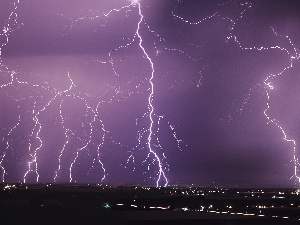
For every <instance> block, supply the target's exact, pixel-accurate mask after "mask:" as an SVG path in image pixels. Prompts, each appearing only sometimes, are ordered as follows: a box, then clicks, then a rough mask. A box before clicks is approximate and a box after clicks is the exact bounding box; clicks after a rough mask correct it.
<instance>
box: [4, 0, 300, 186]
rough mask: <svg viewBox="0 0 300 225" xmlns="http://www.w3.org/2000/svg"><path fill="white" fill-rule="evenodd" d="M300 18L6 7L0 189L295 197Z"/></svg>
mask: <svg viewBox="0 0 300 225" xmlns="http://www.w3.org/2000/svg"><path fill="white" fill-rule="evenodd" d="M139 10H140V11H139ZM299 12H300V4H299V2H298V1H296V0H289V1H283V0H264V1H259V0H256V1H251V2H247V1H243V0H241V1H221V0H220V1H199V0H182V1H176V0H164V1H161V0H140V1H139V2H136V3H134V2H131V1H128V0H113V1H111V0H105V1H98V0H97V1H96V0H85V1H83V0H80V1H79V0H78V1H77V0H76V1H73V0H72V1H71V0H60V1H58V0H55V1H53V0H43V1H39V0H26V1H25V0H23V1H22V0H20V2H18V1H13V0H9V1H3V2H1V3H0V27H1V29H0V47H1V53H0V54H1V55H0V56H1V64H0V105H1V107H0V124H1V130H0V138H1V143H0V178H1V180H2V181H5V182H23V181H24V180H25V182H37V181H38V182H53V181H56V182H70V181H71V182H79V183H87V182H93V183H95V182H96V183H100V182H108V183H117V184H121V183H140V184H151V185H156V184H158V185H166V184H167V183H168V184H176V183H180V184H185V183H188V184H191V183H193V184H198V185H210V186H211V185H221V186H235V185H237V186H240V187H244V186H264V187H273V186H294V185H295V184H296V186H299V181H298V178H297V177H298V176H299V177H300V171H298V169H300V166H299V165H298V164H297V161H298V157H299V155H300V153H299V150H300V149H298V146H297V145H298V143H300V132H299V125H300V116H299V115H300V114H299V109H300V103H299V95H300V91H299V84H300V78H299V76H298V75H299V71H300V68H299V66H300V65H299V57H300V55H299V52H298V48H299V47H300V39H299V35H300V28H299V23H300V14H299ZM141 19H142V20H141ZM152 67H153V68H152ZM152 69H153V70H154V72H153V70H152ZM152 75H153V79H151V80H150V78H151V76H152ZM151 82H152V83H153V85H152V84H151ZM152 87H153V93H152V91H151V90H152ZM151 93H152V95H151ZM149 98H150V101H149ZM151 120H152V122H151ZM150 130H151V133H150ZM285 135H286V137H285ZM149 138H150V139H151V140H150V142H149ZM284 138H285V139H286V140H284ZM288 140H291V141H288ZM149 147H150V148H149ZM164 176H165V177H164ZM291 177H292V178H291ZM290 178H291V179H290Z"/></svg>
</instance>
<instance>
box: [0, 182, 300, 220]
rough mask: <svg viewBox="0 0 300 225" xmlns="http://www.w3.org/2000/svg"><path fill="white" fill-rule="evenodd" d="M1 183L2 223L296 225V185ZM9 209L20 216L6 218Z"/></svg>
mask: <svg viewBox="0 0 300 225" xmlns="http://www.w3.org/2000/svg"><path fill="white" fill-rule="evenodd" d="M0 187H1V191H0V212H1V215H2V216H1V217H2V221H13V222H25V223H26V222H28V223H31V224H35V223H40V222H41V221H40V220H46V221H45V222H47V221H48V222H49V224H60V222H61V224H67V223H68V222H70V223H72V224H85V222H87V221H92V220H94V219H97V220H101V219H103V221H104V220H105V221H106V222H107V223H105V224H139V223H142V224H187V223H188V224H199V223H200V222H201V224H228V223H227V222H229V221H230V222H231V223H230V224H241V221H243V222H242V223H243V224H299V223H300V189H247V188H244V189H235V188H218V187H214V188H208V187H194V186H170V187H165V188H156V187H147V186H131V185H120V186H113V185H104V184H84V185H83V184H82V185H81V184H56V183H54V184H52V183H46V184H22V183H18V184H1V185H0ZM6 212H7V213H6ZM9 212H14V214H15V215H20V216H17V217H11V216H9V215H11V214H9ZM47 218H48V219H47ZM80 221H81V222H82V223H81V222H80ZM214 222H215V223H214ZM220 222H221V223H220ZM222 222H224V223H222ZM225 222H226V223H225ZM42 224H44V223H43V222H42ZM100 224H101V223H100Z"/></svg>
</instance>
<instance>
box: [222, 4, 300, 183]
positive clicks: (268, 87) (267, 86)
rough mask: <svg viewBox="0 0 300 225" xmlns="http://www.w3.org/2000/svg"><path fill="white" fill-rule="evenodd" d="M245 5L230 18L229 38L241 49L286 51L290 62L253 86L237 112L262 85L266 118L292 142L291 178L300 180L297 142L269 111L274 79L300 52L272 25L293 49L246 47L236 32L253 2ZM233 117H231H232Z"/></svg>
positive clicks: (287, 68) (291, 66)
mask: <svg viewBox="0 0 300 225" xmlns="http://www.w3.org/2000/svg"><path fill="white" fill-rule="evenodd" d="M242 5H243V6H246V8H245V9H244V10H243V11H242V13H241V14H240V17H239V18H238V19H236V20H232V19H229V18H226V19H229V20H230V21H231V22H232V26H231V28H230V34H229V35H228V37H227V40H228V41H230V40H233V41H234V42H235V43H236V44H237V45H238V47H239V48H240V49H242V50H245V51H269V50H278V51H281V52H284V53H285V54H286V55H287V56H288V58H289V64H288V66H286V67H284V68H283V69H282V70H281V71H280V72H279V73H277V74H270V75H267V76H266V78H265V79H264V80H263V82H262V83H258V84H256V85H255V86H254V87H252V88H251V89H250V90H249V92H248V94H247V95H246V97H245V98H244V101H243V103H242V107H241V108H240V109H238V110H237V112H240V113H241V112H242V111H243V108H244V106H245V105H246V104H247V102H248V101H249V99H250V97H251V95H252V93H253V92H254V91H255V90H256V89H257V88H259V87H262V88H263V89H264V90H265V94H266V108H265V110H264V111H263V114H264V116H265V118H266V119H267V124H273V125H274V126H275V127H276V128H277V129H279V130H280V132H281V133H282V139H283V140H284V141H285V142H287V143H291V145H292V152H293V159H292V160H291V161H292V162H293V165H294V171H293V176H292V177H291V179H292V178H293V177H294V178H295V180H296V181H298V182H300V177H299V175H298V172H299V166H300V164H299V159H298V157H297V144H296V141H295V140H294V139H291V138H289V137H288V136H287V132H286V130H285V128H284V126H283V125H281V124H280V122H279V120H277V119H276V118H272V117H271V116H270V115H269V113H268V112H269V111H270V110H271V103H270V99H271V95H272V91H273V90H274V88H275V86H274V85H273V84H272V81H273V80H274V79H276V78H277V77H280V76H284V75H285V73H286V72H288V71H290V70H291V69H292V68H293V64H294V62H295V61H296V60H298V59H299V58H300V54H299V51H298V49H297V48H296V47H295V45H294V44H293V42H292V40H291V39H290V38H289V36H287V35H286V36H282V35H280V34H279V33H277V32H276V31H275V29H274V28H273V27H271V29H272V31H273V34H274V35H275V36H277V37H279V38H282V39H285V40H287V41H288V43H289V45H290V47H291V49H292V51H290V50H288V49H287V48H285V47H282V46H279V45H275V46H269V47H266V46H252V47H245V46H244V45H243V44H242V43H241V42H240V41H239V40H238V38H237V36H235V35H234V34H233V33H234V28H235V26H236V24H237V23H238V21H239V20H241V19H242V18H243V17H244V14H245V12H246V11H248V10H250V8H251V7H252V4H251V3H249V2H246V3H245V4H242ZM230 118H231V117H230Z"/></svg>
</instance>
